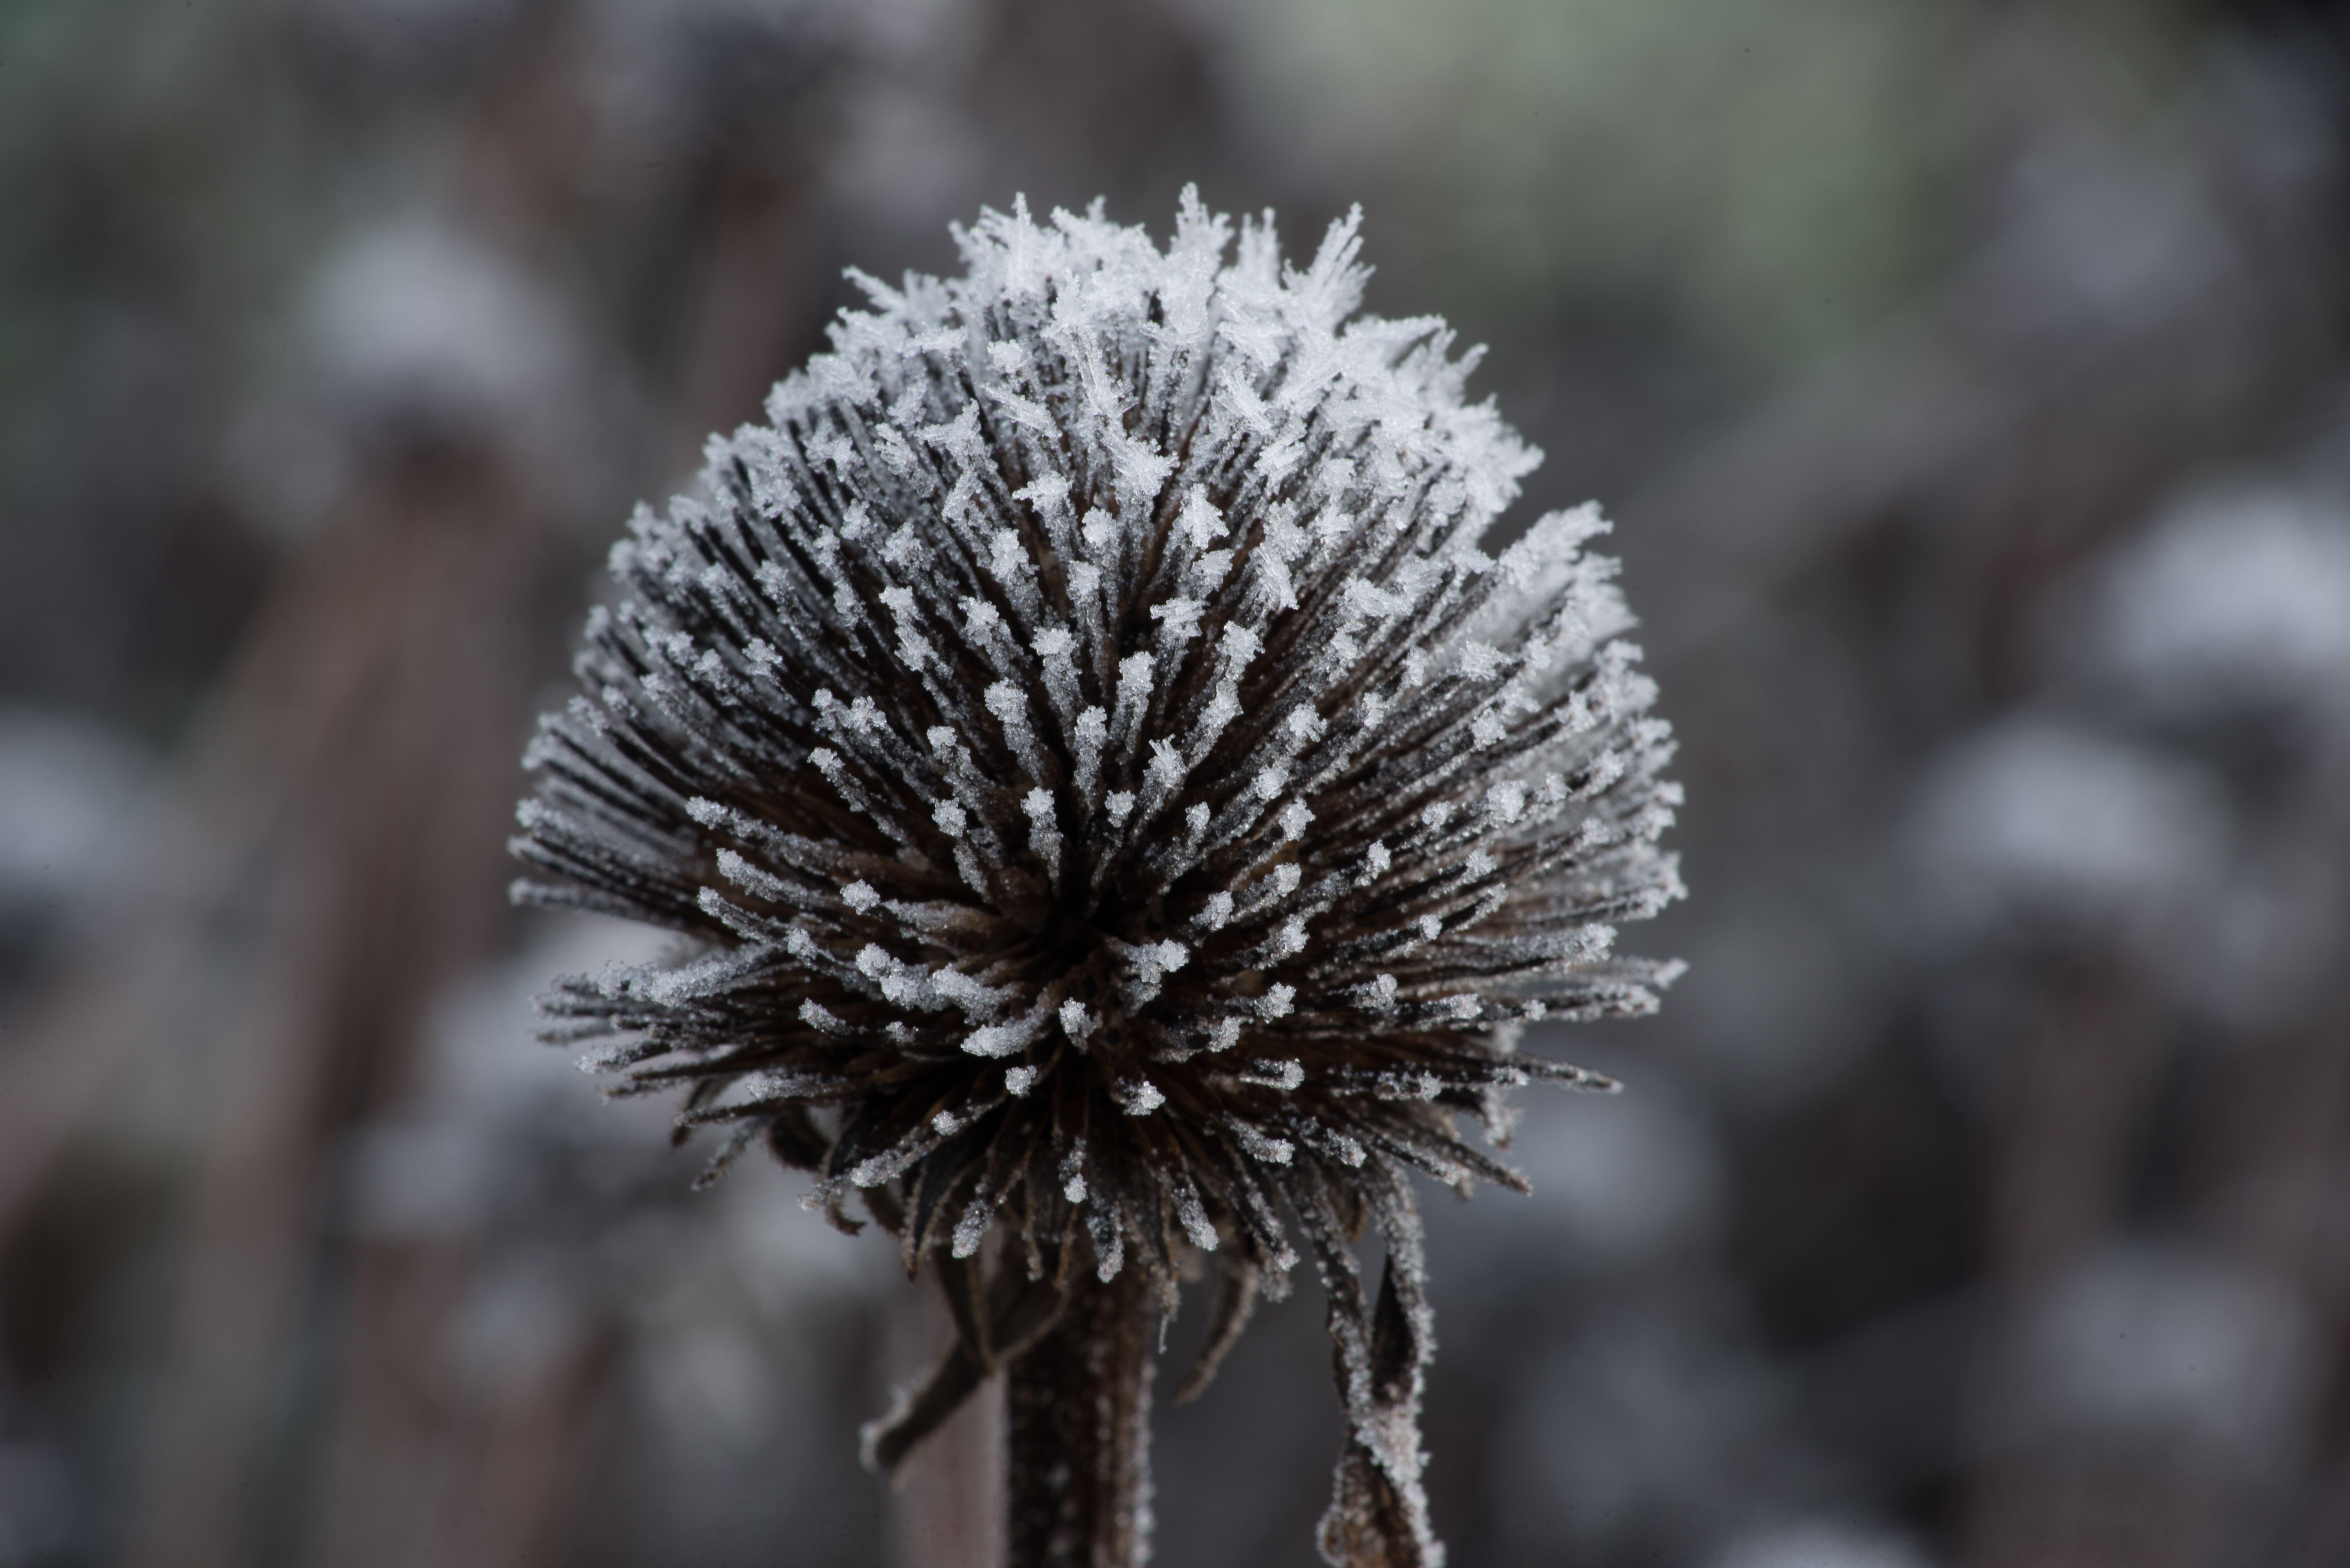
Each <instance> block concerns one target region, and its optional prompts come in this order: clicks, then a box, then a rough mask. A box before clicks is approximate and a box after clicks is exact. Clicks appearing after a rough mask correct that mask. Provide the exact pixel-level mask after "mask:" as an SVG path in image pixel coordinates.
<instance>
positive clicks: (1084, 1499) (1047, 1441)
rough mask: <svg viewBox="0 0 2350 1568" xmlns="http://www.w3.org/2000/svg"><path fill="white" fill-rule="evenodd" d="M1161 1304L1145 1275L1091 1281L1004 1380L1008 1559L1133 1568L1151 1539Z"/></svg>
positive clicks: (1041, 1567)
mask: <svg viewBox="0 0 2350 1568" xmlns="http://www.w3.org/2000/svg"><path fill="white" fill-rule="evenodd" d="M1158 1314H1159V1303H1158V1298H1157V1295H1156V1293H1154V1292H1153V1291H1152V1290H1151V1288H1150V1283H1149V1280H1148V1279H1147V1278H1146V1277H1145V1275H1144V1273H1143V1272H1142V1271H1141V1270H1139V1269H1131V1268H1130V1269H1128V1270H1127V1271H1125V1272H1123V1273H1121V1274H1119V1275H1118V1278H1117V1279H1115V1280H1112V1281H1110V1282H1108V1283H1107V1284H1092V1283H1090V1282H1088V1283H1087V1285H1085V1286H1083V1287H1081V1288H1080V1289H1079V1290H1078V1291H1077V1293H1076V1295H1075V1296H1074V1297H1073V1298H1072V1299H1071V1301H1070V1303H1069V1306H1068V1311H1067V1313H1066V1315H1065V1316H1064V1317H1063V1318H1062V1320H1061V1324H1060V1326H1059V1327H1058V1328H1056V1329H1055V1330H1054V1331H1053V1332H1052V1333H1051V1334H1047V1335H1045V1338H1044V1339H1043V1340H1041V1341H1040V1342H1039V1343H1038V1344H1037V1345H1036V1346H1035V1348H1034V1349H1033V1350H1031V1351H1029V1352H1028V1353H1027V1354H1026V1355H1024V1356H1022V1357H1021V1358H1020V1359H1019V1360H1018V1361H1016V1362H1014V1364H1013V1366H1012V1367H1011V1369H1010V1371H1009V1373H1008V1374H1007V1376H1008V1377H1009V1380H1010V1383H1009V1388H1008V1390H1007V1393H1008V1398H1007V1400H1006V1404H1007V1406H1008V1414H1009V1417H1010V1426H1011V1457H1012V1464H1011V1479H1010V1495H1009V1498H1008V1500H1007V1510H1006V1511H1007V1515H1008V1520H1009V1524H1010V1529H1011V1555H1010V1559H1009V1561H1011V1562H1012V1563H1017V1564H1019V1565H1020V1568H1134V1565H1135V1564H1138V1563H1140V1562H1142V1560H1143V1553H1144V1549H1145V1546H1146V1544H1147V1543H1148V1541H1149V1529H1150V1456H1149V1442H1150V1375H1151V1370H1152V1366H1153V1363H1154V1359H1155V1358H1154V1356H1153V1355H1152V1352H1153V1349H1154V1340H1155V1336H1156V1333H1157V1322H1158Z"/></svg>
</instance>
